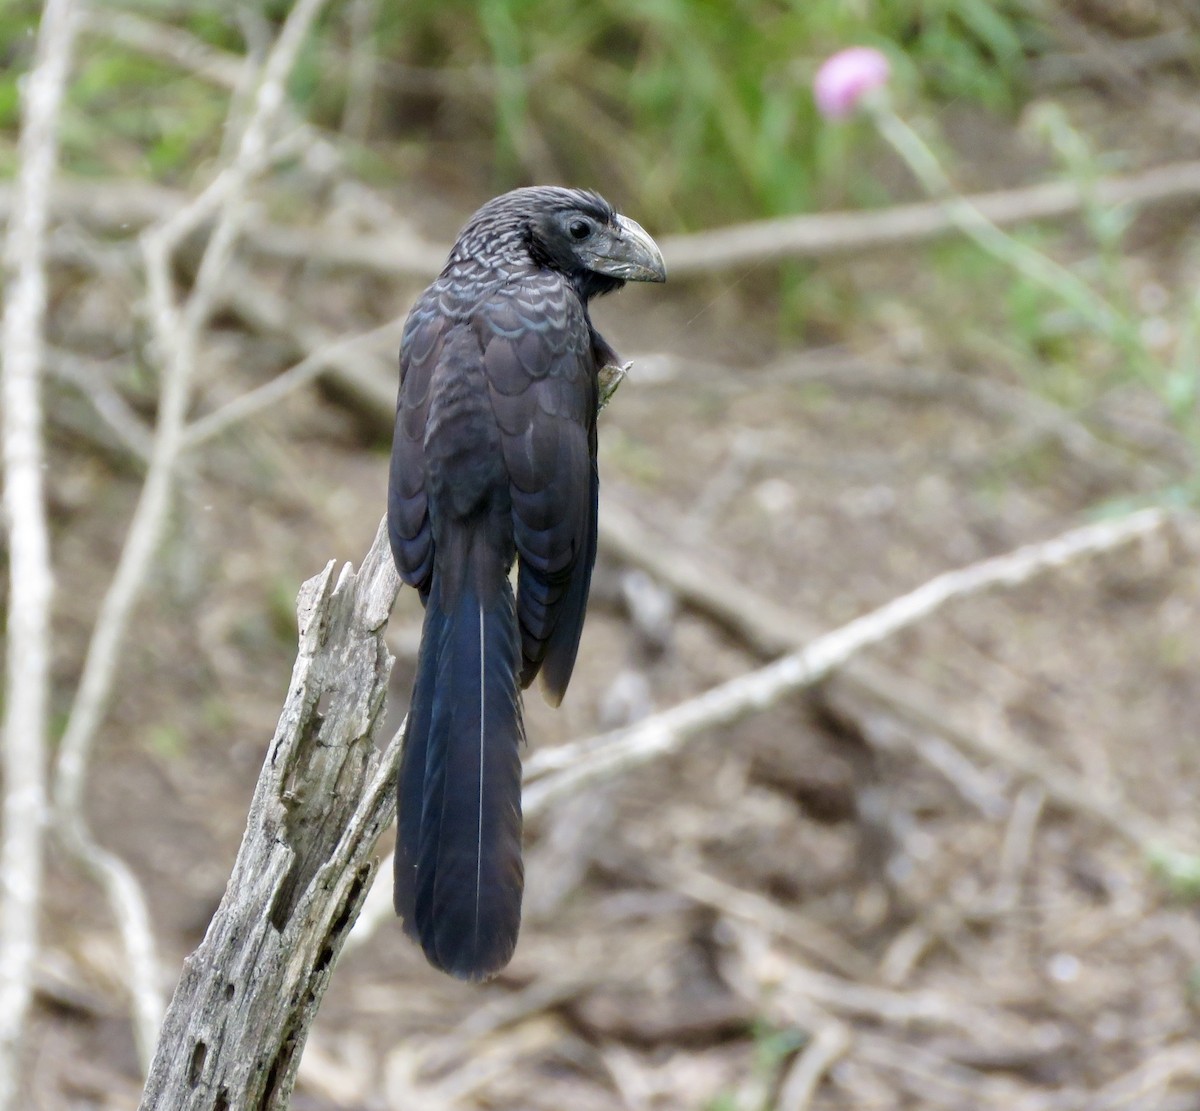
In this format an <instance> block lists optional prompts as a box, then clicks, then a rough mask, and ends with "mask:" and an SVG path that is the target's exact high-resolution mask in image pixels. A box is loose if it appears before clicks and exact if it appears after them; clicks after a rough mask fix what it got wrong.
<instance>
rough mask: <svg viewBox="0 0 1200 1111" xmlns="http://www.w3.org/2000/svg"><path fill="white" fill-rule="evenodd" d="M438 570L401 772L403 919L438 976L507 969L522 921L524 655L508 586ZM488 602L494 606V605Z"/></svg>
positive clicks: (399, 888) (398, 889) (398, 893)
mask: <svg viewBox="0 0 1200 1111" xmlns="http://www.w3.org/2000/svg"><path fill="white" fill-rule="evenodd" d="M497 579H498V581H497V585H496V586H495V588H494V589H492V590H490V591H484V590H480V589H479V587H478V585H477V583H476V584H473V583H472V582H471V576H467V577H466V581H464V582H462V583H461V584H460V588H459V589H458V590H457V591H456V594H457V597H456V598H455V599H454V600H453V601H452V602H451V601H449V600H447V599H445V598H443V591H442V588H441V587H442V584H441V583H440V582H439V580H438V577H437V574H436V572H435V575H434V581H433V586H432V589H431V591H430V595H429V600H428V604H427V606H426V610H425V627H424V631H423V633H422V641H421V654H420V657H419V659H418V662H417V679H416V683H415V685H414V689H413V700H412V706H411V708H410V711H409V724H408V727H407V733H406V736H405V742H404V754H403V758H402V761H401V767H400V782H399V806H400V822H399V835H398V838H397V843H396V874H395V877H396V884H395V902H396V910H397V912H398V913H399V914H400V915H401V917H402V918H403V919H404V928H405V931H406V932H407V933H408V934H409V935H410V936H411V937H413V938H414V939H415V940H417V941H419V942H420V944H421V947H422V948H423V949H424V950H425V955H426V956H427V957H428V958H429V960H430V962H431V963H432V964H434V965H435V966H436V967H438V968H440V969H442V970H444V971H446V972H449V973H451V974H452V975H454V976H458V977H460V978H462V979H469V980H478V979H483V978H485V977H487V976H489V975H492V974H493V973H495V972H497V971H499V969H501V968H503V967H504V965H506V964H507V963H508V961H509V959H510V958H511V956H512V952H513V949H514V947H515V946H516V943H517V932H518V929H519V927H520V920H521V893H522V888H523V876H524V873H523V868H522V863H521V760H520V743H521V741H522V740H523V738H524V728H523V725H522V721H521V703H520V694H519V692H518V688H517V674H518V668H519V661H520V650H519V647H518V642H517V624H516V613H515V607H514V603H513V594H512V588H511V587H510V586H509V584H508V580H507V578H506V577H504V576H503V574H502V573H501V574H499V575H498V576H497ZM488 595H490V597H489V596H488Z"/></svg>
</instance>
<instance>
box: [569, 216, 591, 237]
mask: <svg viewBox="0 0 1200 1111" xmlns="http://www.w3.org/2000/svg"><path fill="white" fill-rule="evenodd" d="M567 231H569V232H570V233H571V238H572V239H586V238H587V237H588V236H589V235H591V234H592V225H591V224H589V223H588V222H587V221H586V220H572V221H571V223H570V226H569V227H568V228H567Z"/></svg>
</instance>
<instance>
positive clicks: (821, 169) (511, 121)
mask: <svg viewBox="0 0 1200 1111" xmlns="http://www.w3.org/2000/svg"><path fill="white" fill-rule="evenodd" d="M1038 34H1039V33H1038V30H1037V24H1036V22H1035V20H1034V17H1033V15H1032V13H1031V11H1030V9H1029V7H1028V5H1027V4H1026V3H1025V2H1023V0H1002V2H1000V3H992V2H990V0H922V2H916V3H914V2H912V0H876V2H874V3H870V2H864V3H859V4H846V3H844V2H843V0H788V2H774V3H766V2H758V3H747V2H742V3H729V2H726V0H594V2H593V3H590V4H586V5H584V4H576V3H574V2H573V0H485V2H484V3H482V4H478V5H476V4H473V3H471V4H468V3H466V2H465V0H449V2H444V3H435V2H434V0H417V2H415V3H412V4H406V5H397V6H394V7H392V8H391V9H389V11H388V12H387V13H386V16H385V19H384V23H383V25H381V27H380V28H379V31H378V36H377V46H378V49H379V51H380V54H381V56H383V57H384V58H388V59H394V60H396V61H400V62H403V63H405V64H407V65H410V66H422V67H429V66H433V67H438V68H441V69H447V68H449V69H451V70H452V71H457V72H461V73H463V75H464V80H463V84H462V87H461V88H460V89H459V90H458V93H459V94H460V95H461V96H462V98H463V99H464V100H466V101H469V100H470V96H471V94H472V92H473V93H474V94H475V95H476V96H477V97H478V98H479V99H478V100H477V102H476V104H475V107H476V108H483V109H485V111H486V110H487V109H489V108H490V118H488V117H487V116H484V117H483V118H482V119H480V120H479V123H480V125H482V126H484V127H491V126H493V124H494V127H495V135H496V163H495V170H496V174H495V176H496V178H497V182H496V184H497V185H498V186H499V185H502V184H512V183H513V182H514V181H517V180H520V179H522V178H524V177H528V176H531V175H534V174H536V173H537V172H540V171H541V170H542V169H543V166H542V164H541V163H542V162H544V161H545V158H544V156H543V155H544V153H545V152H549V158H550V161H551V164H552V165H553V166H556V167H561V170H562V171H563V172H564V173H565V174H566V176H568V177H571V178H574V179H577V180H587V181H595V182H597V183H598V184H600V185H602V186H603V187H604V188H605V189H608V190H611V191H613V192H616V193H619V192H620V188H621V187H624V188H626V189H628V190H629V191H630V192H633V191H636V193H637V196H638V200H639V205H640V206H641V208H642V210H643V211H647V212H648V213H649V214H653V216H654V217H655V219H656V221H657V222H658V223H659V224H660V225H661V224H662V223H663V222H664V221H667V220H674V221H676V222H678V223H681V224H684V225H708V224H713V223H717V222H720V221H722V220H727V219H734V218H739V217H741V218H745V217H750V216H755V215H770V214H777V213H785V212H794V211H799V210H803V209H806V208H811V207H813V206H815V205H816V204H817V203H818V202H819V201H820V200H821V199H822V197H823V194H824V193H825V192H826V191H827V184H828V183H829V182H831V181H832V182H833V183H834V184H835V186H836V188H837V189H838V190H839V191H840V190H842V189H844V190H846V191H848V192H849V193H850V194H851V195H852V196H854V198H855V199H867V198H866V196H865V194H866V193H870V192H872V191H873V190H874V183H873V182H871V181H869V180H856V178H855V176H854V175H852V174H851V173H849V156H850V154H851V152H852V150H853V148H854V146H855V144H856V143H858V142H860V141H861V140H862V138H863V136H864V135H865V134H866V132H865V131H864V130H863V129H860V128H855V127H850V128H828V127H823V126H819V125H818V122H817V119H816V116H815V112H814V109H813V106H812V100H811V96H810V95H809V91H808V85H809V81H810V79H811V76H812V73H813V71H814V70H815V68H816V65H817V64H818V63H819V62H820V60H821V59H822V58H823V57H824V56H825V55H826V54H828V53H830V52H831V51H833V50H835V49H837V48H839V47H841V46H845V45H848V44H850V43H852V42H865V43H870V44H874V45H876V46H879V47H880V48H882V49H884V50H885V51H887V52H888V53H889V54H890V55H891V56H892V58H893V60H894V61H895V64H896V68H897V70H898V74H899V78H900V80H901V81H903V82H904V83H905V84H907V85H909V86H911V87H915V88H917V89H919V91H920V93H921V94H922V95H924V96H926V97H928V98H930V99H931V100H932V101H939V100H960V99H965V100H970V101H975V102H979V103H982V104H985V105H987V106H989V107H993V108H1006V107H1008V106H1011V105H1012V104H1013V103H1014V102H1015V100H1016V98H1017V96H1018V92H1019V88H1020V84H1021V80H1022V76H1023V64H1024V59H1025V56H1026V53H1027V52H1028V51H1029V50H1030V48H1031V47H1032V46H1033V45H1035V44H1036V42H1037V41H1038ZM471 67H474V68H473V69H472V68H471ZM480 67H488V68H486V69H484V70H483V71H482V72H483V73H484V74H485V77H484V79H483V80H482V82H481V81H480V80H479V75H480V72H481V70H480ZM469 73H473V74H474V77H468V76H467V74H469ZM489 102H490V103H489ZM456 118H457V119H459V121H460V122H462V115H461V114H459V115H458V116H456ZM431 125H432V126H437V123H436V120H433V119H430V118H429V117H425V118H418V119H416V120H415V122H414V125H413V126H415V127H417V128H425V127H429V126H431ZM539 152H543V153H541V154H540V153H539ZM866 177H867V178H869V175H866ZM614 186H615V187H614ZM860 190H861V192H862V194H864V195H863V196H859V193H860ZM874 199H878V197H877V196H876V197H875V198H874Z"/></svg>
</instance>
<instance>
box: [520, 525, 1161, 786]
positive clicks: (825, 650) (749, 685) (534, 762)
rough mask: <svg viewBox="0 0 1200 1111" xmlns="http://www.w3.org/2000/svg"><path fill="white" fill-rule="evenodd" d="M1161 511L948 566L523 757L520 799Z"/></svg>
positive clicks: (572, 782) (800, 684) (753, 707)
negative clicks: (625, 719) (781, 648)
mask: <svg viewBox="0 0 1200 1111" xmlns="http://www.w3.org/2000/svg"><path fill="white" fill-rule="evenodd" d="M1168 519H1169V518H1168V516H1167V514H1166V513H1164V512H1163V511H1162V510H1158V509H1146V510H1141V511H1140V512H1137V513H1131V514H1129V515H1128V516H1127V517H1123V518H1120V519H1118V520H1114V521H1104V522H1101V523H1099V524H1094V525H1085V526H1082V527H1080V528H1077V529H1072V530H1071V531H1069V532H1066V533H1063V534H1061V535H1059V536H1056V537H1054V538H1053V539H1050V540H1046V541H1043V542H1041V543H1038V544H1029V545H1026V546H1025V547H1023V548H1018V549H1016V550H1015V551H1013V552H1010V553H1008V554H1007V555H1003V556H997V557H995V558H993V559H986V560H982V561H981V562H979V563H975V564H972V565H970V566H968V567H964V568H962V569H960V570H957V571H947V572H945V573H943V574H941V575H938V576H936V577H935V578H933V579H930V580H929V581H928V582H926V583H925V584H923V585H922V586H919V587H917V589H916V590H913V591H911V592H910V593H908V594H904V595H901V596H900V597H899V598H896V599H894V600H892V601H891V602H888V603H887V604H886V605H883V606H881V607H879V608H878V609H876V610H873V611H872V612H871V613H868V614H865V615H864V616H862V617H859V618H857V619H855V620H854V621H851V622H850V623H849V624H847V625H844V626H842V627H841V628H840V629H836V630H834V631H833V632H831V633H828V634H826V635H825V636H822V637H820V638H818V639H817V640H815V641H813V642H812V643H811V644H809V645H808V646H807V647H806V648H803V649H801V650H800V651H797V652H792V653H791V654H789V655H787V656H784V657H783V658H782V659H780V660H778V661H776V662H775V663H773V664H769V665H767V666H766V667H764V668H761V669H759V670H758V671H755V672H751V673H750V674H748V675H743V676H739V677H738V678H736V679H732V680H730V681H729V682H727V683H723V684H721V685H720V686H718V687H714V688H713V689H711V690H709V691H706V692H705V693H704V694H701V695H699V696H698V697H696V698H693V699H691V700H689V701H687V702H684V703H682V704H680V705H678V706H676V707H674V708H673V709H670V710H667V711H665V712H663V713H660V714H655V715H654V716H653V717H650V718H647V719H645V720H644V721H641V722H639V723H637V724H636V725H633V726H630V727H629V728H627V729H619V730H616V731H614V732H612V733H608V734H602V735H600V736H598V737H592V738H589V739H587V740H583V741H577V742H574V743H572V744H567V745H562V746H560V747H558V748H555V749H551V750H545V751H542V752H539V753H537V754H535V755H534V756H533V758H532V759H531V760H530V761H529V762H528V764H527V765H526V770H525V774H526V781H527V783H528V784H529V786H527V787H526V791H525V798H526V805H529V806H543V805H545V804H546V803H547V802H549V801H550V800H551V799H554V798H559V797H561V796H563V795H565V794H568V793H571V792H573V791H575V790H578V789H579V788H580V787H581V786H583V784H585V783H587V782H589V781H592V780H594V779H597V778H607V777H609V776H613V775H617V774H620V773H621V772H624V771H628V770H629V769H630V768H633V767H636V766H638V765H640V764H644V763H646V762H648V761H650V760H654V759H657V758H659V757H661V756H665V755H666V754H668V753H670V752H674V751H675V750H676V749H678V748H679V747H680V746H681V745H683V744H684V743H685V742H686V741H687V740H690V739H691V738H692V737H694V736H695V735H696V734H697V733H699V732H701V731H703V730H706V729H710V728H712V727H714V726H719V725H726V724H729V723H730V722H733V721H735V720H737V719H738V718H740V717H743V716H745V715H746V714H748V713H753V712H755V711H758V710H762V709H764V708H765V707H767V706H770V705H772V704H773V703H775V702H777V701H778V700H779V699H780V698H782V697H784V696H785V695H787V694H790V693H792V692H794V691H797V690H800V689H802V688H804V687H808V686H811V685H812V684H814V683H817V682H819V681H820V680H822V679H824V678H825V677H826V676H827V675H829V673H830V672H831V671H833V670H834V669H835V668H838V667H841V666H842V665H843V664H845V663H846V662H847V661H848V660H850V659H851V658H852V657H853V656H855V655H856V654H857V653H859V652H861V651H862V650H863V649H865V648H868V647H870V646H871V645H873V644H877V643H879V641H881V640H884V639H886V638H887V637H890V636H893V635H895V634H896V633H897V632H899V631H900V630H901V629H905V628H908V627H909V626H911V625H913V624H915V623H916V622H918V621H920V620H922V619H924V618H926V617H928V616H929V615H930V614H932V613H934V612H936V611H937V610H938V609H940V608H941V607H942V606H944V605H945V604H946V603H947V602H950V601H952V600H955V599H958V598H964V597H968V596H970V595H972V594H978V593H980V592H982V591H984V590H987V589H989V588H991V587H993V586H999V585H1004V586H1016V585H1019V584H1020V583H1023V582H1026V581H1028V580H1029V579H1030V578H1032V577H1033V576H1034V575H1036V574H1038V573H1040V572H1042V571H1045V570H1048V569H1049V568H1052V567H1061V566H1064V565H1066V564H1068V563H1070V562H1072V561H1074V560H1076V559H1079V558H1081V557H1083V556H1088V555H1095V554H1097V553H1099V552H1102V551H1106V550H1109V549H1111V548H1114V547H1117V546H1119V545H1121V544H1125V543H1128V542H1129V541H1130V540H1133V539H1136V538H1138V537H1140V536H1145V535H1148V534H1150V533H1152V532H1155V531H1157V530H1158V529H1160V528H1162V527H1163V525H1164V524H1165V523H1166V521H1167V520H1168Z"/></svg>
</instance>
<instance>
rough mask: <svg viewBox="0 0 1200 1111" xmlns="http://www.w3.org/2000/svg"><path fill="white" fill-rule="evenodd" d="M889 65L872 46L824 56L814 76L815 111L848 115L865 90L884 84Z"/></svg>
mask: <svg viewBox="0 0 1200 1111" xmlns="http://www.w3.org/2000/svg"><path fill="white" fill-rule="evenodd" d="M891 72H892V67H891V65H890V64H889V63H888V60H887V57H886V55H884V54H883V53H882V52H881V51H878V50H876V49H875V48H874V47H873V46H851V47H847V49H845V50H839V51H838V52H837V53H836V54H833V55H831V56H830V57H828V58H826V59H825V61H824V62H822V63H821V68H820V69H818V70H817V75H816V76H815V77H814V78H813V98H814V99H815V100H816V102H817V111H818V112H820V113H821V115H822V116H824V117H825V118H826V119H827V120H840V119H845V117H846V116H849V115H850V114H851V113H852V112H853V111H854V110H855V109H856V108H857V107H858V104H859V101H861V100H862V98H863V97H864V96H866V95H867V93H869V92H871V91H872V90H873V89H878V88H879V87H880V86H882V85H886V84H887V79H888V77H890V76H891Z"/></svg>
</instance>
